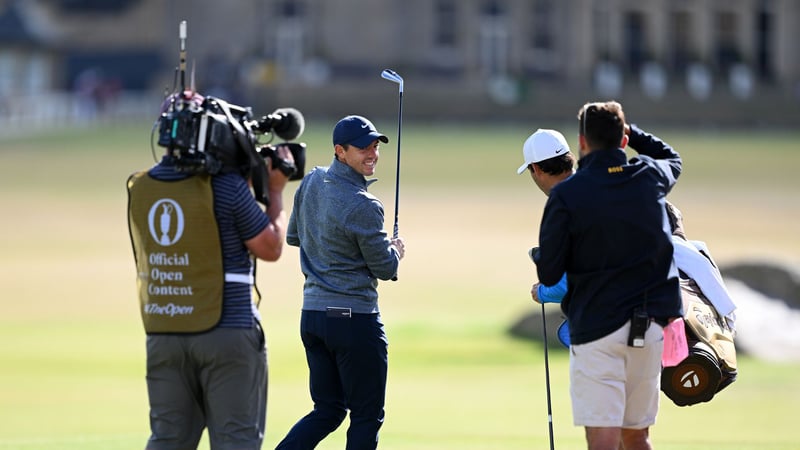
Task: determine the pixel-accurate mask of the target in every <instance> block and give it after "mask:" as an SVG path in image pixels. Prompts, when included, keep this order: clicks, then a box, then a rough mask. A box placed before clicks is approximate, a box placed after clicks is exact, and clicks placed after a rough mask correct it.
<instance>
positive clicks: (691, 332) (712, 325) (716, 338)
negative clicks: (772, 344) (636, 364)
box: [661, 277, 737, 406]
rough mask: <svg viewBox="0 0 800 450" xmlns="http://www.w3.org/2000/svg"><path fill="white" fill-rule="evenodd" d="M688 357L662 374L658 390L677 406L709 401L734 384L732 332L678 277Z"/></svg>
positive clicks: (690, 282)
mask: <svg viewBox="0 0 800 450" xmlns="http://www.w3.org/2000/svg"><path fill="white" fill-rule="evenodd" d="M680 282H681V297H682V300H683V310H684V317H683V319H684V323H685V326H686V341H687V344H688V346H689V356H687V357H686V358H685V359H684V360H683V361H681V362H680V363H679V364H678V365H677V366H674V367H664V368H663V370H662V371H661V390H662V391H663V392H664V393H665V394H666V395H667V397H669V398H670V399H671V400H672V401H673V402H674V403H675V404H676V405H678V406H688V405H694V404H697V403H701V402H708V401H710V400H711V399H712V398H713V397H714V395H715V394H716V393H717V392H719V391H721V390H722V389H724V388H725V387H727V386H729V385H730V384H731V383H733V382H734V381H736V374H737V371H736V347H735V346H734V342H733V336H734V333H733V330H731V329H730V327H729V326H728V323H727V321H726V320H725V317H723V316H722V315H720V314H719V313H718V312H717V310H716V309H715V308H714V306H713V305H712V304H711V302H710V301H709V300H708V299H707V298H706V296H705V295H703V292H702V291H701V290H700V287H699V286H698V285H697V283H696V282H695V281H694V280H692V279H690V278H683V277H681V280H680Z"/></svg>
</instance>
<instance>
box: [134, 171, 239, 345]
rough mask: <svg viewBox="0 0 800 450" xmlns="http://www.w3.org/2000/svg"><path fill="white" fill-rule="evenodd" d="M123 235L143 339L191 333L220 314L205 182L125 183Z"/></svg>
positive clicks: (205, 178)
mask: <svg viewBox="0 0 800 450" xmlns="http://www.w3.org/2000/svg"><path fill="white" fill-rule="evenodd" d="M128 229H129V232H130V237H131V244H132V246H133V252H134V257H135V259H136V270H137V274H138V276H137V285H138V291H139V305H140V312H141V315H142V321H143V323H144V329H145V331H146V332H147V333H194V332H200V331H206V330H209V329H211V328H213V327H214V325H216V324H217V323H218V322H219V320H220V316H221V314H222V296H223V288H224V284H225V274H224V271H223V267H222V248H221V243H220V237H219V228H218V226H217V221H216V218H215V216H214V193H213V191H212V189H211V176H209V175H194V176H191V177H188V178H185V179H183V180H178V181H161V180H156V179H154V178H152V177H150V176H149V175H147V172H138V173H135V174H133V175H131V177H130V178H129V179H128Z"/></svg>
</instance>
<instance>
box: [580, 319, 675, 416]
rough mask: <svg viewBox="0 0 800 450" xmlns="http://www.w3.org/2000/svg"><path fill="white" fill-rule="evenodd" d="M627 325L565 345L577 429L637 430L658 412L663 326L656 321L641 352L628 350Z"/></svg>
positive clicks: (651, 326)
mask: <svg viewBox="0 0 800 450" xmlns="http://www.w3.org/2000/svg"><path fill="white" fill-rule="evenodd" d="M629 329H630V321H628V323H626V324H625V325H623V326H622V328H620V329H618V330H617V331H615V332H613V333H611V334H609V335H608V336H605V337H602V338H600V339H597V340H595V341H592V342H589V343H586V344H580V345H573V346H571V347H570V364H569V365H570V394H571V397H572V417H573V421H574V423H575V425H576V426H583V427H622V428H633V429H642V428H647V427H649V426H651V425H653V424H654V423H655V421H656V414H657V413H658V401H659V389H660V382H661V353H662V351H663V349H664V332H663V328H662V327H661V326H659V325H658V324H656V323H655V322H651V323H650V327H649V328H648V329H647V333H646V334H645V346H644V347H643V348H633V347H628V330H629Z"/></svg>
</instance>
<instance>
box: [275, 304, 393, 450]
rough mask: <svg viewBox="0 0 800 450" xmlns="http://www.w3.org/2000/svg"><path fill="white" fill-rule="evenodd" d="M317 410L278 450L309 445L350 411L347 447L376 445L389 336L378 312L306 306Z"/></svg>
mask: <svg viewBox="0 0 800 450" xmlns="http://www.w3.org/2000/svg"><path fill="white" fill-rule="evenodd" d="M300 334H301V337H302V340H303V346H304V347H305V350H306V359H307V361H308V369H309V375H310V382H309V385H310V390H311V400H312V401H313V402H314V410H313V411H311V412H310V413H309V414H308V415H306V416H305V417H303V418H302V419H300V421H298V422H297V423H296V424H295V425H294V427H292V429H291V430H290V431H289V433H288V434H287V435H286V437H285V438H284V439H283V441H281V442H280V443H279V444H278V446H277V447H276V450H289V449H292V450H310V449H313V448H315V447H316V445H317V444H318V443H319V442H320V441H321V440H322V439H324V438H325V436H327V435H328V434H330V433H331V432H333V431H334V430H336V428H338V427H339V425H340V424H341V423H342V421H344V419H345V416H346V415H347V411H348V410H349V411H350V426H349V428H348V429H347V446H346V449H347V450H374V449H375V448H377V446H378V430H379V429H380V427H381V425H383V416H384V410H383V406H384V402H385V399H386V374H387V369H388V352H387V350H388V349H387V347H388V341H387V339H386V332H385V330H384V326H383V323H382V322H381V317H380V315H379V314H350V313H349V310H342V309H336V310H330V311H303V312H302V315H301V319H300Z"/></svg>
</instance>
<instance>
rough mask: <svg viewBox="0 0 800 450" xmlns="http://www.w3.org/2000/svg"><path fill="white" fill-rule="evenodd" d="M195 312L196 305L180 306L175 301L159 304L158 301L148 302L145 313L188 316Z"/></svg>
mask: <svg viewBox="0 0 800 450" xmlns="http://www.w3.org/2000/svg"><path fill="white" fill-rule="evenodd" d="M192 312H194V306H179V305H176V304H174V303H168V304H166V305H159V304H158V303H148V304H146V305H144V313H145V314H152V315H157V316H170V317H172V316H188V315H190V314H192Z"/></svg>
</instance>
